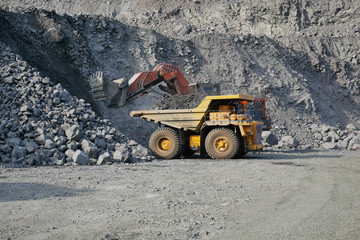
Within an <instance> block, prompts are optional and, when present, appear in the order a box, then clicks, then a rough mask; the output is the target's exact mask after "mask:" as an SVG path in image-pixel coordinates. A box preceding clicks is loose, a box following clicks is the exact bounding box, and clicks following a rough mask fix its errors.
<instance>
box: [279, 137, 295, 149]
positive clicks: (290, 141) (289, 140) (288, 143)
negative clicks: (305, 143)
mask: <svg viewBox="0 0 360 240" xmlns="http://www.w3.org/2000/svg"><path fill="white" fill-rule="evenodd" d="M278 146H279V147H281V148H294V147H297V146H298V143H297V141H296V140H295V138H293V137H292V136H283V137H282V138H281V140H280V141H279V143H278Z"/></svg>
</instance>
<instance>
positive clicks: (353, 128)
mask: <svg viewBox="0 0 360 240" xmlns="http://www.w3.org/2000/svg"><path fill="white" fill-rule="evenodd" d="M346 130H348V131H349V132H354V131H356V130H357V128H356V127H355V125H354V124H352V123H349V124H347V125H346Z"/></svg>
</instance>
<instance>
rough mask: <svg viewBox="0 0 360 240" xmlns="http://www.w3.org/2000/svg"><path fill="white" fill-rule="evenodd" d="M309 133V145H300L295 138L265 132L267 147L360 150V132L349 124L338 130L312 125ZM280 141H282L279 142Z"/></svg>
mask: <svg viewBox="0 0 360 240" xmlns="http://www.w3.org/2000/svg"><path fill="white" fill-rule="evenodd" d="M301 131H308V132H309V137H308V138H307V140H308V141H307V144H299V142H298V141H297V140H296V138H294V137H293V136H289V135H287V134H286V133H283V134H281V133H280V131H278V130H276V129H274V130H271V131H269V132H263V140H264V143H265V147H267V148H273V149H323V150H334V149H343V150H360V131H359V130H358V129H357V128H356V127H355V126H354V125H353V124H348V125H347V126H346V129H343V130H341V129H338V128H335V127H331V126H328V125H319V124H315V123H314V124H311V125H310V127H309V129H302V130H301ZM279 139H280V140H279Z"/></svg>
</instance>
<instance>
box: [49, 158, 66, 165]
mask: <svg viewBox="0 0 360 240" xmlns="http://www.w3.org/2000/svg"><path fill="white" fill-rule="evenodd" d="M50 165H55V166H62V165H64V159H57V158H50Z"/></svg>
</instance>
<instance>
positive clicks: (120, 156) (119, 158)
mask: <svg viewBox="0 0 360 240" xmlns="http://www.w3.org/2000/svg"><path fill="white" fill-rule="evenodd" d="M113 159H114V161H115V162H120V163H130V162H131V161H132V157H131V155H130V152H129V150H128V149H126V148H119V149H117V150H116V151H115V152H114V155H113Z"/></svg>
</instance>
